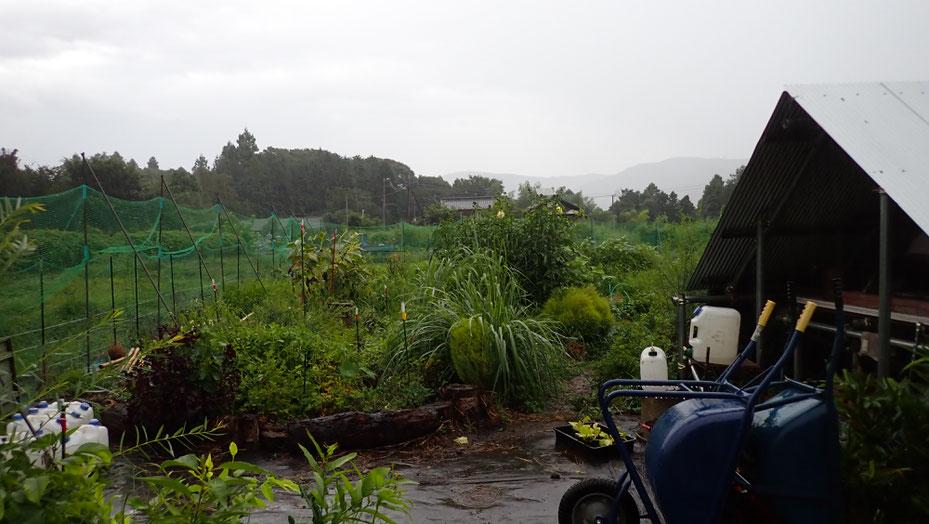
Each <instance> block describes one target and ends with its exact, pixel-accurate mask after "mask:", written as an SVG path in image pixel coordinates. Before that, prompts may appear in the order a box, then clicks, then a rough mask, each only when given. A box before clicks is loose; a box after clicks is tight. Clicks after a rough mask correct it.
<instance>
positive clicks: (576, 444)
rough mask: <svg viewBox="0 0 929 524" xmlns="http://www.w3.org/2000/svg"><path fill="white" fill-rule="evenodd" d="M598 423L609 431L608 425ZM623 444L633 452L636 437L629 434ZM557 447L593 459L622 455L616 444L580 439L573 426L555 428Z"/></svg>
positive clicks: (607, 458) (606, 458)
mask: <svg viewBox="0 0 929 524" xmlns="http://www.w3.org/2000/svg"><path fill="white" fill-rule="evenodd" d="M597 425H598V426H600V428H601V429H602V430H603V431H607V429H606V426H604V425H603V424H597ZM623 445H624V446H626V449H627V450H628V451H629V453H632V449H633V447H634V446H635V438H634V437H629V436H627V437H626V438H625V439H624V440H623ZM555 448H556V449H564V450H568V451H571V452H574V453H576V454H579V455H582V456H584V457H587V458H589V459H593V460H610V459H614V458H619V457H620V456H621V455H620V453H619V448H617V447H616V446H601V445H599V444H591V443H588V442H586V441H584V440H581V439H579V438H578V437H577V435H576V434H575V432H574V428H572V427H571V426H558V427H556V428H555Z"/></svg>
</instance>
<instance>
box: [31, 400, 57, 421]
mask: <svg viewBox="0 0 929 524" xmlns="http://www.w3.org/2000/svg"><path fill="white" fill-rule="evenodd" d="M35 407H36V409H38V410H39V414H40V415H44V416H45V418H48V419H52V418H55V417H57V416H58V403H57V402H52V403H49V402H47V401H45V400H43V401H41V402H39V403H38V404H36V405H35Z"/></svg>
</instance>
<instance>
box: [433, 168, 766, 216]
mask: <svg viewBox="0 0 929 524" xmlns="http://www.w3.org/2000/svg"><path fill="white" fill-rule="evenodd" d="M747 162H748V160H747V159H732V158H689V157H678V158H669V159H667V160H662V161H661V162H651V163H646V164H636V165H634V166H632V167H629V168H626V169H624V170H622V171H620V172H619V173H616V174H613V175H596V174H588V175H574V176H571V175H567V176H555V177H541V176H527V175H517V174H512V173H487V172H481V171H458V172H455V173H450V174H447V175H443V176H442V178H444V179H445V180H447V181H448V182H449V183H451V182H452V181H454V180H455V179H456V178H467V177H469V176H471V175H480V176H485V177H489V178H496V179H498V180H501V181H502V182H503V188H504V190H505V191H507V192H510V191H515V190H516V189H517V188H519V185H520V184H522V183H523V182H529V183H530V184H532V185H535V184H536V183H539V184H541V186H542V187H543V188H555V189H557V188H559V187H562V186H564V187H565V188H567V189H570V190H572V191H575V192H577V191H583V193H584V195H585V196H591V197H594V200H595V201H596V202H597V205H598V206H600V207H602V208H603V209H607V208H609V207H610V203H611V199H610V195H612V194H618V193H619V192H620V191H621V190H622V189H627V188H628V189H635V190H637V191H641V190H643V189H645V187H646V186H648V184H650V183H652V182H654V183H655V184H656V185H657V186H658V188H659V189H661V190H662V191H664V192H665V193H670V192H671V191H674V192H676V193H677V195H678V198H684V195H690V200H691V201H693V203H694V205H696V204H697V201H698V200H700V197H701V196H702V195H703V186H705V185H706V184H707V182H709V181H710V179H711V178H713V175H715V174H719V175H720V176H722V177H723V180H725V179H727V178H729V175H730V174H731V173H735V170H736V168H738V167H739V166H742V165H744V164H745V163H747Z"/></svg>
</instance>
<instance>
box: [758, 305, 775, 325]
mask: <svg viewBox="0 0 929 524" xmlns="http://www.w3.org/2000/svg"><path fill="white" fill-rule="evenodd" d="M773 312H774V301H773V300H769V301H767V302H765V304H764V309H762V310H761V316H760V317H758V325H759V326H761V327H765V326H767V325H768V319H770V318H771V313H773Z"/></svg>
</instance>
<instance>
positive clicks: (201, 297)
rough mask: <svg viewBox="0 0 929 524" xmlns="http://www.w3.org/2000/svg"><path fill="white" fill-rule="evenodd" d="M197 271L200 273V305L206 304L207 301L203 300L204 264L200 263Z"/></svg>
mask: <svg viewBox="0 0 929 524" xmlns="http://www.w3.org/2000/svg"><path fill="white" fill-rule="evenodd" d="M197 270H198V271H199V272H200V303H204V302H205V301H206V299H205V298H203V264H200V263H198V264H197Z"/></svg>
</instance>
